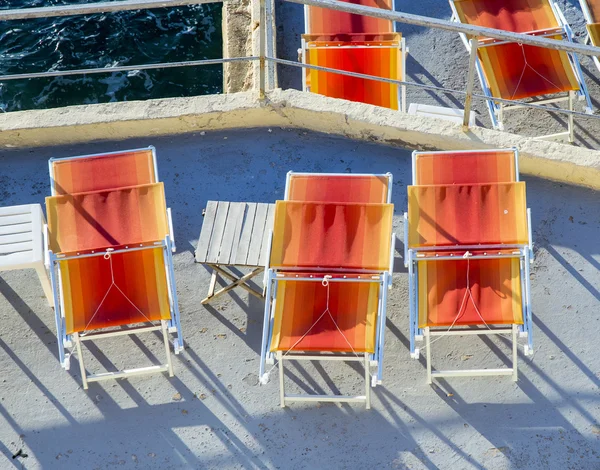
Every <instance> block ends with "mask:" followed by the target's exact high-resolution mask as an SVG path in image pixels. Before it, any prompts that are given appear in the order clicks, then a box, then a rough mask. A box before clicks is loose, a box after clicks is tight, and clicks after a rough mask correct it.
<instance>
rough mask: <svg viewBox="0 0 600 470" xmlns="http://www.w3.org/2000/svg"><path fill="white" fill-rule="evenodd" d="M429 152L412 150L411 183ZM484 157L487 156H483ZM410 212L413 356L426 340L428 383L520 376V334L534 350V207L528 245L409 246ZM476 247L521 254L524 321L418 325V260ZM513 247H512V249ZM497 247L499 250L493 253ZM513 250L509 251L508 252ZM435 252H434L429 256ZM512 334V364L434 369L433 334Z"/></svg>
mask: <svg viewBox="0 0 600 470" xmlns="http://www.w3.org/2000/svg"><path fill="white" fill-rule="evenodd" d="M506 150H511V149H501V150H469V151H461V153H480V154H481V153H485V152H491V153H493V152H498V151H506ZM512 150H514V154H515V174H516V181H519V166H518V160H519V154H518V151H517V149H512ZM421 153H426V154H430V153H432V152H418V151H415V152H413V154H412V175H413V176H412V184H413V185H417V184H418V181H417V176H416V157H417V156H418V155H419V154H421ZM435 153H436V154H444V153H456V152H455V151H448V152H435ZM481 158H485V157H483V156H481ZM408 224H409V220H408V213H406V212H405V213H404V266H405V267H406V268H408V286H409V287H408V294H409V331H410V357H411V358H413V359H418V358H419V356H420V349H419V348H417V347H416V342H417V341H423V340H425V347H426V353H427V358H426V359H427V383H429V384H431V383H432V379H433V378H441V377H469V376H490V375H511V376H512V379H513V380H514V381H516V380H517V377H518V375H517V374H518V373H517V347H518V342H517V341H518V337H521V338H527V344H526V345H525V346H524V354H525V355H526V356H529V355H532V354H533V318H532V311H531V283H530V279H529V274H530V265H531V264H533V243H532V238H531V210H530V209H527V228H528V244H527V245H492V244H490V245H456V246H451V247H419V248H410V247H409V243H408V233H409V227H408ZM470 250H477V251H478V252H484V254H483V255H475V256H470V257H469V259H499V258H519V260H520V279H521V292H522V296H521V308H522V311H523V325H516V324H513V325H512V326H511V327H510V328H507V327H506V325H494V324H490V323H488V325H490V326H491V327H492V328H489V327H486V328H482V327H477V328H468V327H456V328H451V329H449V328H447V327H435V328H433V327H427V328H419V302H418V292H419V283H418V279H419V262H422V261H443V260H457V259H462V257H460V256H455V255H454V254H451V252H457V251H459V252H461V251H462V252H465V253H466V252H468V251H470ZM498 250H503V251H504V253H502V254H500V253H498ZM511 250H512V251H511ZM494 251H496V252H497V253H496V254H494ZM506 251H510V253H506ZM426 255H435V256H426ZM505 334H511V335H512V367H511V368H504V369H470V370H435V371H434V370H432V348H431V337H432V336H444V335H449V336H450V335H452V336H455V335H459V336H460V335H486V336H487V335H505Z"/></svg>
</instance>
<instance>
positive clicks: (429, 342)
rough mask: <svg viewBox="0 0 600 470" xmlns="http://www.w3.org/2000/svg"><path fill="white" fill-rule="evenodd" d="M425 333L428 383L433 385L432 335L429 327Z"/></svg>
mask: <svg viewBox="0 0 600 470" xmlns="http://www.w3.org/2000/svg"><path fill="white" fill-rule="evenodd" d="M424 333H425V344H426V348H427V383H428V384H430V385H431V334H430V332H429V327H427V328H425V330H424Z"/></svg>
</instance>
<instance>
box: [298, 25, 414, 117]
mask: <svg viewBox="0 0 600 470" xmlns="http://www.w3.org/2000/svg"><path fill="white" fill-rule="evenodd" d="M381 37H382V40H380V41H373V42H361V41H356V40H353V41H352V42H344V41H336V40H333V41H311V40H310V39H312V38H311V37H309V36H307V37H305V38H304V39H305V40H307V42H306V49H305V54H306V63H307V64H310V65H316V66H319V67H328V68H332V69H336V70H342V71H345V72H354V73H360V74H364V75H373V76H377V77H382V78H389V79H391V80H401V79H402V77H403V71H402V58H401V52H400V44H401V43H400V40H401V35H400V34H398V33H394V34H389V35H384V36H381ZM305 73H306V74H307V76H306V83H307V86H309V87H310V91H311V92H313V93H318V94H320V95H324V96H329V97H331V98H339V99H345V100H349V101H356V102H360V103H366V104H372V105H375V106H381V107H384V108H389V109H398V97H399V95H398V90H399V87H398V85H396V84H392V83H385V82H378V81H375V80H368V79H363V78H358V77H350V76H347V75H340V74H337V73H333V72H323V71H319V70H315V69H307V71H306V72H305Z"/></svg>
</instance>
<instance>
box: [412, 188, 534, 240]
mask: <svg viewBox="0 0 600 470" xmlns="http://www.w3.org/2000/svg"><path fill="white" fill-rule="evenodd" d="M526 207H527V206H526V200H525V183H522V182H521V183H500V184H483V185H451V186H409V187H408V218H409V220H410V221H411V224H410V228H409V234H408V242H409V246H410V247H411V248H414V247H426V246H429V247H434V246H437V247H444V246H446V247H448V246H453V245H479V244H521V245H526V244H528V232H527V210H526Z"/></svg>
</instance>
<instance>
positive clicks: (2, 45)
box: [0, 0, 223, 112]
mask: <svg viewBox="0 0 600 470" xmlns="http://www.w3.org/2000/svg"><path fill="white" fill-rule="evenodd" d="M81 3H93V2H92V1H85V0H0V9H14V8H28V7H43V6H52V5H69V4H70V5H73V4H81ZM221 8H222V4H221V3H213V4H205V5H194V6H186V7H177V8H160V9H153V10H146V11H124V12H118V13H105V14H94V15H88V16H72V17H59V18H42V19H33V20H17V21H5V22H0V74H1V75H8V74H17V73H32V72H45V71H55V70H73V69H80V68H86V69H87V68H101V67H114V66H119V65H136V64H148V63H159V62H172V61H189V60H200V59H215V58H219V57H222V35H221ZM222 82H223V79H222V66H221V65H220V64H218V65H212V66H196V67H182V68H177V69H164V70H160V69H159V70H144V71H134V72H117V73H102V74H90V75H76V76H68V77H55V78H35V79H25V80H10V81H5V82H0V110H1V111H4V112H9V111H19V110H25V109H40V108H54V107H59V106H69V105H74V104H90V103H105V102H112V101H132V100H145V99H151V98H166V97H181V96H193V95H202V94H213V93H220V92H221V91H222V88H223V83H222Z"/></svg>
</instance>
